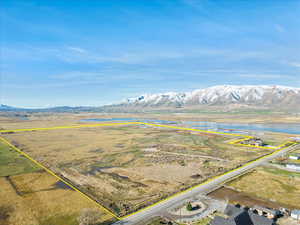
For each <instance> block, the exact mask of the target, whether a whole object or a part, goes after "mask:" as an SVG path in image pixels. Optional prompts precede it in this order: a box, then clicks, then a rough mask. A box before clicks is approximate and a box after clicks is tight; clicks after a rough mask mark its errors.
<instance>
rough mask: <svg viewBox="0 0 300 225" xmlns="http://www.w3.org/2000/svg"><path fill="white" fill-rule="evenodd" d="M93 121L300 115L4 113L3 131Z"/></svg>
mask: <svg viewBox="0 0 300 225" xmlns="http://www.w3.org/2000/svg"><path fill="white" fill-rule="evenodd" d="M89 118H102V119H110V118H148V119H149V118H150V119H151V118H153V119H161V120H170V121H209V122H224V123H248V124H251V123H258V124H259V123H270V124H271V123H286V124H289V123H300V114H288V113H274V112H270V111H253V112H222V111H218V110H216V111H195V112H194V113H184V112H178V113H174V112H166V113H163V112H157V113H77V114H75V113H73V114H72V113H31V114H30V113H13V112H12V113H3V112H0V129H21V128H32V127H50V126H63V125H71V124H80V123H81V122H79V121H80V120H81V119H89Z"/></svg>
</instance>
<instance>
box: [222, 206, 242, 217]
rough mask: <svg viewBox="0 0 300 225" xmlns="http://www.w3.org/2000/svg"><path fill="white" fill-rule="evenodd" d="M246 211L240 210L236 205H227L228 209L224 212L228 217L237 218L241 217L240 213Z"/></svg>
mask: <svg viewBox="0 0 300 225" xmlns="http://www.w3.org/2000/svg"><path fill="white" fill-rule="evenodd" d="M243 211H244V209H241V208H238V207H236V206H234V205H229V204H228V205H227V206H226V209H225V211H224V214H226V215H227V216H236V215H239V214H240V213H242V212H243Z"/></svg>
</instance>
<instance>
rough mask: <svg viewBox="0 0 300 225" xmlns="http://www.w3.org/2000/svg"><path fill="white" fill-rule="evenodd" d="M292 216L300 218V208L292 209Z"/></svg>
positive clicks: (296, 218)
mask: <svg viewBox="0 0 300 225" xmlns="http://www.w3.org/2000/svg"><path fill="white" fill-rule="evenodd" d="M291 217H292V218H293V219H295V220H300V210H297V209H295V210H292V212H291Z"/></svg>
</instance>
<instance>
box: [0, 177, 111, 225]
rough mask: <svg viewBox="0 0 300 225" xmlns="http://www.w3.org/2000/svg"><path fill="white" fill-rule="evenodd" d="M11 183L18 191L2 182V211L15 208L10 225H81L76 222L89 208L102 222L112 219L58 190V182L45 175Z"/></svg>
mask: <svg viewBox="0 0 300 225" xmlns="http://www.w3.org/2000/svg"><path fill="white" fill-rule="evenodd" d="M10 179H11V180H12V182H13V183H14V185H15V188H16V189H15V188H14V187H12V186H11V184H10V183H9V182H7V180H6V179H5V178H4V177H3V178H0V186H1V189H0V208H1V206H6V207H8V208H12V210H11V212H10V213H9V218H8V219H9V221H8V224H9V225H54V224H55V225H78V222H77V218H78V216H79V215H80V213H81V212H82V210H83V209H86V208H91V209H97V210H99V216H101V218H103V222H104V221H107V220H110V219H111V216H110V215H107V214H104V213H103V212H101V211H100V209H98V208H97V207H96V205H95V204H94V203H93V202H91V201H89V200H87V199H86V198H84V197H83V196H82V195H81V194H79V193H78V192H76V191H73V190H71V189H64V188H60V187H56V186H55V184H56V183H57V182H58V180H57V179H56V178H55V177H53V176H52V175H50V174H48V173H46V172H35V173H26V174H19V175H15V176H11V177H10ZM15 190H18V191H19V194H18V193H17V192H16V191H15ZM20 193H21V195H20ZM1 222H2V221H0V224H1ZM4 222H5V221H4Z"/></svg>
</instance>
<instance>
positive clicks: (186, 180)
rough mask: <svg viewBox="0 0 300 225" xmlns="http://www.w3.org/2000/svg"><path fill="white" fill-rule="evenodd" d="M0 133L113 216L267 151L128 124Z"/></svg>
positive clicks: (221, 138)
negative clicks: (76, 186) (82, 191)
mask: <svg viewBox="0 0 300 225" xmlns="http://www.w3.org/2000/svg"><path fill="white" fill-rule="evenodd" d="M142 127H143V126H142ZM6 137H7V138H8V139H9V140H10V141H12V142H13V143H14V144H16V145H18V146H19V147H20V148H21V149H22V150H24V151H25V152H27V153H28V154H29V155H31V156H32V157H33V158H35V159H36V160H38V161H40V162H42V163H44V164H45V165H47V166H48V167H49V168H51V169H52V170H54V171H56V172H57V173H59V174H61V175H63V176H65V177H67V178H68V179H70V180H71V181H72V182H73V183H74V184H76V185H78V186H79V187H80V188H81V189H82V190H84V191H85V192H86V193H88V194H90V195H92V196H93V197H94V198H96V199H97V200H99V201H100V202H102V204H103V205H105V206H106V207H109V208H110V209H112V210H114V211H115V212H116V213H118V214H119V215H125V214H128V213H129V212H131V211H134V210H137V209H139V208H142V207H145V206H146V205H148V204H150V203H153V202H155V201H157V200H159V199H161V198H164V197H166V196H169V195H171V194H173V193H175V192H178V191H180V190H183V189H185V188H188V187H190V186H193V185H195V184H198V183H201V182H202V181H204V180H205V179H207V178H208V177H211V176H215V175H217V174H220V173H223V172H225V171H227V170H229V169H231V168H234V167H236V166H238V165H240V164H242V163H245V162H246V161H249V160H251V159H254V158H257V157H260V156H262V155H263V154H266V153H268V152H269V150H257V149H253V148H244V147H237V146H232V145H228V144H226V143H225V141H228V138H226V137H223V136H215V135H203V134H195V133H193V134H191V133H189V132H182V131H181V132H179V131H176V130H173V129H161V128H153V127H149V128H141V127H139V126H133V125H130V126H112V127H99V128H80V129H66V130H51V131H39V132H24V133H15V134H9V135H6ZM149 149H152V150H151V151H149ZM153 149H154V150H155V151H153Z"/></svg>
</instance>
